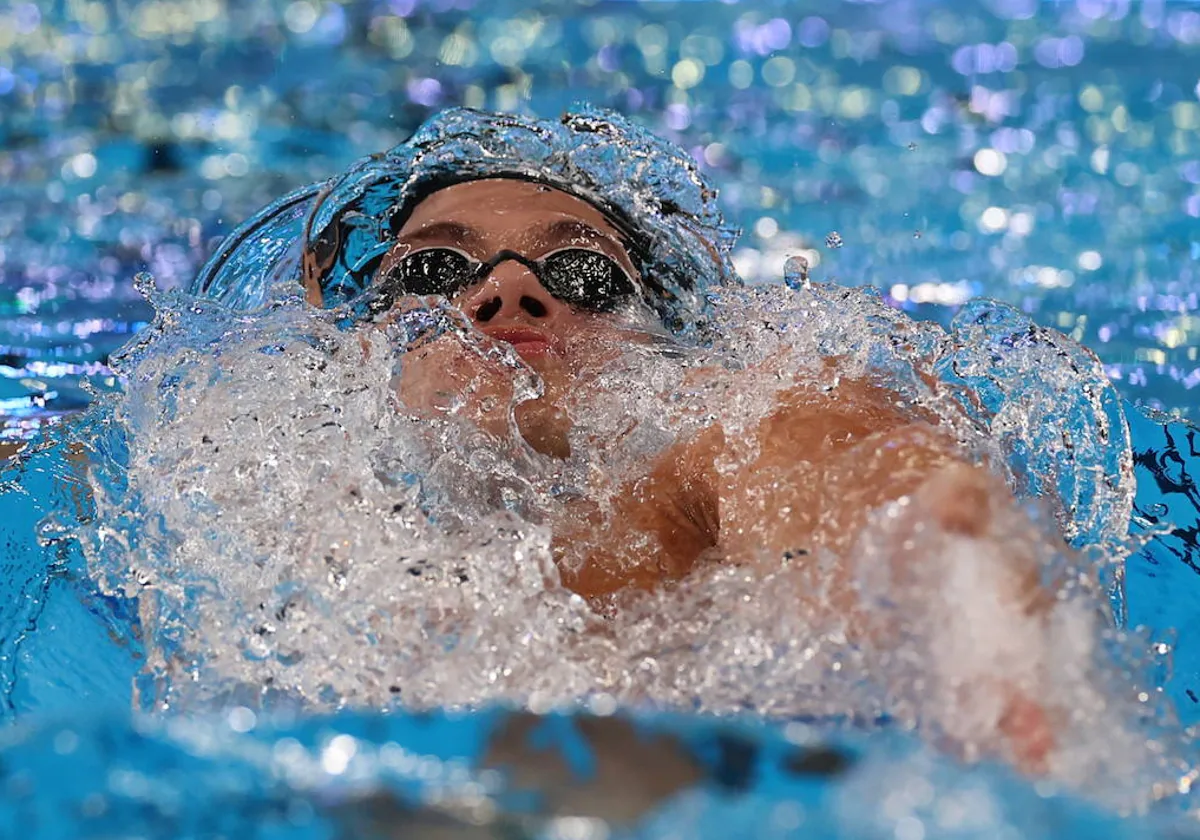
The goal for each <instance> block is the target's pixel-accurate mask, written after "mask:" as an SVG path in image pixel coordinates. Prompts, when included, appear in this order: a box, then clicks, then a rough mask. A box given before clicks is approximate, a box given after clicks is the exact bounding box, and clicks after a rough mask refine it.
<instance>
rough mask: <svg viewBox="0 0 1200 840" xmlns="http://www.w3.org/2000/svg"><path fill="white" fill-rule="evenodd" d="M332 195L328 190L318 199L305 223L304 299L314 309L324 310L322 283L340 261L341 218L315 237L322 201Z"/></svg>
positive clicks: (301, 269) (301, 273) (301, 270)
mask: <svg viewBox="0 0 1200 840" xmlns="http://www.w3.org/2000/svg"><path fill="white" fill-rule="evenodd" d="M328 195H329V189H328V188H326V189H325V190H323V191H322V192H321V194H320V195H319V196H317V200H316V202H315V203H314V204H313V209H312V210H311V211H310V212H309V214H308V219H307V220H306V221H305V222H304V253H303V256H302V257H301V259H300V279H301V282H302V283H303V284H304V300H305V301H307V302H308V303H309V304H310V305H312V306H317V307H324V305H325V295H324V293H323V292H322V289H321V280H322V279H324V277H325V276H326V275H327V274H328V273H329V270H330V269H331V268H332V267H333V262H334V260H335V259H336V258H337V253H338V246H339V245H340V244H341V241H342V235H341V233H342V232H341V226H340V225H339V224H338V222H337V219H334V220H333V221H332V222H330V224H329V225H328V226H327V227H326V228H325V230H323V231H321V232H320V233H319V234H317V235H316V236H315V237H314V236H313V234H312V224H313V219H314V218H316V215H317V211H318V210H319V209H320V208H321V204H322V202H323V201H324V200H325V198H326V196H328Z"/></svg>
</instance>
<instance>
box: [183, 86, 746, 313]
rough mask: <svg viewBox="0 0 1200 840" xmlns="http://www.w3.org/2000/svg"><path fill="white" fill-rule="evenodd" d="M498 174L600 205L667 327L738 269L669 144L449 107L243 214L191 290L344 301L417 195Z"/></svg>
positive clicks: (641, 134)
mask: <svg viewBox="0 0 1200 840" xmlns="http://www.w3.org/2000/svg"><path fill="white" fill-rule="evenodd" d="M497 177H509V178H523V179H528V180H532V181H537V182H540V183H544V184H547V185H549V186H552V187H555V188H556V189H561V190H563V191H564V192H568V193H571V194H573V195H575V196H577V197H579V198H581V199H583V200H585V201H588V202H589V203H590V204H592V205H593V206H595V207H596V208H597V209H599V210H600V211H601V212H603V213H604V214H605V215H606V216H608V218H609V219H610V220H612V222H613V224H614V226H615V227H616V228H617V229H618V230H620V231H621V232H622V233H624V234H625V236H626V238H627V239H628V242H629V245H630V251H631V255H632V256H633V257H634V259H635V261H637V262H638V263H640V264H639V266H638V267H639V270H640V271H641V273H642V276H643V281H644V283H645V287H646V288H645V299H646V301H647V303H648V304H650V305H651V306H652V307H654V309H655V311H657V312H658V314H659V317H660V318H661V319H662V320H663V323H664V324H666V325H667V327H668V328H670V329H671V330H673V331H674V332H676V333H685V332H689V331H690V330H691V329H692V328H693V327H694V326H695V325H696V324H697V323H698V322H699V321H701V320H702V319H703V317H704V310H705V308H706V299H705V294H704V292H705V290H706V289H707V288H709V287H711V286H714V285H722V284H736V283H740V281H739V280H738V279H737V275H736V273H735V272H734V271H733V268H732V266H731V264H730V262H729V252H730V250H731V249H732V246H733V242H734V240H735V238H736V232H735V231H733V230H732V229H730V228H728V227H726V226H725V224H724V221H723V219H722V217H721V213H720V210H719V208H718V207H717V201H716V199H717V194H716V190H714V189H713V188H712V187H711V186H710V185H709V184H708V183H707V181H706V180H705V179H704V177H703V175H701V173H700V171H699V169H698V168H697V167H696V165H695V163H694V162H693V161H692V159H691V158H690V157H689V156H688V155H687V154H686V153H685V152H684V151H683V150H682V149H680V148H678V147H677V146H675V145H673V144H671V143H668V142H666V141H664V140H662V139H660V138H658V137H656V136H654V135H653V134H651V133H650V132H648V131H646V130H645V129H642V128H641V127H639V126H637V125H635V124H634V123H632V122H630V121H629V120H627V119H626V118H624V117H622V116H621V115H619V114H617V113H615V112H611V111H605V110H601V109H595V108H590V107H588V108H582V109H580V110H579V111H576V112H571V113H567V114H564V115H563V116H562V117H561V118H560V119H559V120H558V121H551V120H540V119H535V118H532V117H522V116H514V115H508V114H496V113H489V112H485V111H477V110H473V109H468V108H451V109H449V110H446V111H443V112H441V113H439V114H437V115H435V116H434V117H432V118H431V119H429V120H428V121H427V122H426V123H425V124H424V125H422V126H421V127H420V128H419V129H418V130H417V132H416V133H415V134H414V135H413V136H412V137H411V138H410V139H409V140H407V141H406V142H404V143H401V144H400V145H398V146H396V147H395V148H394V149H392V150H391V151H389V152H387V153H385V154H381V155H373V156H371V157H368V158H365V159H363V160H360V161H359V162H357V163H356V164H354V165H353V166H351V167H350V169H349V170H347V172H346V173H345V174H343V175H342V176H340V177H338V178H336V179H333V180H331V181H329V182H327V183H325V184H318V185H313V186H311V187H305V188H303V189H301V190H297V191H295V192H293V193H291V194H290V195H288V196H285V197H284V198H282V199H280V200H279V201H277V202H276V203H275V204H272V205H271V206H270V207H268V208H266V209H265V210H263V211H262V212H260V213H259V214H258V215H257V216H255V217H254V218H252V219H250V220H249V221H248V222H246V223H245V224H244V225H242V227H241V228H239V229H238V230H237V231H235V232H234V233H233V234H232V235H231V236H230V237H229V238H228V239H227V240H226V241H225V242H224V243H222V247H221V248H220V249H218V251H217V253H216V254H214V255H213V257H212V258H211V259H210V260H209V263H208V264H207V265H206V266H205V267H204V269H203V270H202V271H201V272H200V275H199V276H198V277H197V279H196V281H195V283H193V286H192V291H193V293H195V294H200V295H204V296H207V297H213V298H217V299H219V300H222V301H224V302H226V303H229V304H230V305H234V306H241V307H249V306H252V305H255V301H256V299H257V304H258V305H261V303H263V302H265V301H266V300H267V299H268V297H269V294H268V293H269V290H270V288H271V287H272V286H275V285H277V284H279V283H297V282H307V283H309V284H311V285H315V286H317V287H319V288H320V290H321V292H322V297H323V303H324V305H325V306H336V305H339V304H342V303H346V302H348V301H350V300H352V299H354V298H355V297H356V296H358V295H359V294H360V293H362V292H363V291H364V290H365V289H366V287H367V286H368V285H369V284H370V282H371V280H372V279H373V278H374V274H375V268H376V267H377V266H378V264H379V260H380V259H382V257H383V254H384V253H385V252H386V250H387V249H388V247H389V246H390V242H391V241H392V240H393V239H394V237H395V235H396V232H397V231H398V230H399V228H400V226H401V225H402V224H403V222H404V219H406V218H407V216H408V214H409V213H411V211H412V209H413V207H415V206H416V204H417V203H418V202H419V201H420V200H421V199H423V198H425V197H426V196H428V195H429V194H431V193H432V192H435V191H436V190H437V189H441V188H442V187H445V186H449V185H450V184H453V183H460V182H463V181H470V180H477V179H481V178H497ZM289 237H290V242H285V240H288V239H289ZM256 250H257V251H258V252H260V253H258V254H256V253H255V251H256ZM291 288H292V289H294V286H292V287H291Z"/></svg>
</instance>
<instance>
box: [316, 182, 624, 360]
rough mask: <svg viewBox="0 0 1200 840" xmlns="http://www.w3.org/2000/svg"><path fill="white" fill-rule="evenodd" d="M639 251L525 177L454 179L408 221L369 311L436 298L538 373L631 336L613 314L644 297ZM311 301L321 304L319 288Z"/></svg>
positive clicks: (591, 213) (589, 212) (602, 220)
mask: <svg viewBox="0 0 1200 840" xmlns="http://www.w3.org/2000/svg"><path fill="white" fill-rule="evenodd" d="M636 253H637V252H636V249H635V246H633V245H632V244H631V243H630V241H629V240H628V239H627V237H626V235H625V234H623V233H622V231H621V230H620V229H619V228H618V227H617V226H616V225H615V224H614V223H613V222H612V220H610V219H609V218H608V217H607V216H606V215H605V214H604V213H602V212H601V211H600V210H598V209H597V208H596V207H594V206H593V205H591V204H589V203H588V202H586V201H584V200H582V199H580V198H578V197H576V196H573V195H571V194H570V193H566V192H563V191H562V190H559V189H555V188H554V187H551V186H548V185H546V184H540V183H536V182H533V181H528V180H524V179H514V178H483V179H478V180H473V181H462V182H459V183H456V184H452V185H449V186H444V187H442V188H441V189H438V190H436V191H433V192H431V193H430V194H429V195H428V196H425V197H424V198H423V199H422V200H420V201H419V202H416V203H415V204H414V206H413V207H412V208H410V209H409V210H408V212H407V213H406V214H405V217H404V219H403V221H402V222H401V223H400V224H399V230H398V231H397V232H396V236H395V238H394V240H393V241H392V243H391V245H390V247H389V248H388V250H387V252H386V253H385V254H384V256H383V258H382V260H381V261H380V263H379V266H378V268H377V269H376V272H375V278H374V280H373V283H372V295H371V296H370V298H369V310H370V311H372V312H373V313H374V314H382V313H384V312H386V311H388V310H389V309H391V308H392V306H393V304H394V303H395V301H396V300H397V299H398V298H399V297H401V296H403V295H442V296H444V297H446V298H447V299H449V300H450V301H451V302H452V303H453V304H455V305H456V306H458V307H459V308H460V309H462V310H463V312H465V313H466V314H467V316H468V317H469V318H470V319H471V320H472V321H473V322H474V324H475V325H476V326H477V327H478V328H479V329H480V330H481V331H483V332H485V333H488V334H489V335H491V336H493V337H494V338H497V339H500V340H503V341H506V342H509V343H510V344H512V345H513V346H514V348H515V349H516V350H517V352H518V353H519V354H520V355H521V356H523V357H524V358H525V359H526V361H528V362H530V363H531V364H533V365H534V366H535V367H537V368H539V369H541V368H542V365H541V364H540V363H541V362H544V361H545V360H546V357H547V356H557V357H560V359H561V360H562V361H564V362H567V363H568V366H569V367H572V368H574V367H577V366H578V364H579V363H580V362H582V361H583V358H580V357H583V356H586V355H588V354H592V353H595V352H596V351H597V349H598V347H599V345H600V344H602V343H603V340H604V339H610V338H612V337H614V336H620V335H622V334H624V335H625V336H626V337H629V336H630V335H633V336H636V335H637V333H636V331H633V332H627V331H623V330H622V329H621V327H622V326H624V327H636V326H637V323H636V320H634V321H633V322H632V323H631V322H630V320H628V319H627V318H622V317H619V315H618V313H620V312H621V310H622V309H625V308H629V307H630V306H631V305H632V304H634V303H635V302H636V300H637V299H638V297H639V295H640V294H641V293H640V291H639V289H640V288H641V286H642V283H643V280H642V270H641V260H640V259H638V257H637V255H636ZM310 293H311V294H312V295H314V296H315V297H313V298H312V302H313V303H316V304H318V305H319V304H321V303H323V301H322V300H321V298H320V294H321V290H320V289H319V288H315V287H314V288H311V289H310ZM610 343H611V342H610Z"/></svg>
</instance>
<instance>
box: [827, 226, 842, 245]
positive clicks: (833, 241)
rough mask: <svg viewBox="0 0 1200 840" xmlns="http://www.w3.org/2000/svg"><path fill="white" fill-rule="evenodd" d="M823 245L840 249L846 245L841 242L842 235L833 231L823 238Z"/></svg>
mask: <svg viewBox="0 0 1200 840" xmlns="http://www.w3.org/2000/svg"><path fill="white" fill-rule="evenodd" d="M825 244H826V245H827V246H829V247H830V248H841V247H842V246H843V245H845V244H846V243H845V242H844V241H843V240H842V235H841V234H840V233H838V232H837V231H836V230H835V231H831V232H830V233H829V235H828V236H826V237H825Z"/></svg>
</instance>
